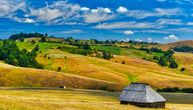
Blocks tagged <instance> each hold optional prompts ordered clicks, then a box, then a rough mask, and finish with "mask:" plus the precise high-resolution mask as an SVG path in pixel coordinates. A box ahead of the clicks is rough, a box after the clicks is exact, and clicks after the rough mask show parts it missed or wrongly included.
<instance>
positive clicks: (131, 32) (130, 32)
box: [123, 30, 134, 35]
mask: <svg viewBox="0 0 193 110" xmlns="http://www.w3.org/2000/svg"><path fill="white" fill-rule="evenodd" d="M123 34H125V35H131V34H134V32H133V31H130V30H128V31H124V32H123Z"/></svg>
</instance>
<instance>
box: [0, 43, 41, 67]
mask: <svg viewBox="0 0 193 110" xmlns="http://www.w3.org/2000/svg"><path fill="white" fill-rule="evenodd" d="M35 57H36V56H35V55H34V54H33V52H27V50H26V49H23V50H19V48H18V47H17V45H16V43H15V42H14V41H9V40H5V41H4V42H3V45H2V46H1V47H0V60H4V61H5V62H6V63H8V64H12V65H15V66H21V67H31V68H42V66H41V65H40V64H39V63H38V62H37V61H36V59H35Z"/></svg>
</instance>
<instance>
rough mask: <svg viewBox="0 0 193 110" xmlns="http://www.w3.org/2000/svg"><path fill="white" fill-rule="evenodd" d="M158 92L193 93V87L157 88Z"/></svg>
mask: <svg viewBox="0 0 193 110" xmlns="http://www.w3.org/2000/svg"><path fill="white" fill-rule="evenodd" d="M157 92H181V93H193V89H192V88H182V89H179V88H177V87H174V88H169V87H167V88H162V89H157Z"/></svg>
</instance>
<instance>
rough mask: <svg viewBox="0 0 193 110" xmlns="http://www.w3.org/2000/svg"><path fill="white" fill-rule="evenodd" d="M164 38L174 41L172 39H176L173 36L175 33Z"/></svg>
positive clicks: (176, 38)
mask: <svg viewBox="0 0 193 110" xmlns="http://www.w3.org/2000/svg"><path fill="white" fill-rule="evenodd" d="M164 39H165V40H171V41H174V40H178V37H177V36H175V35H169V36H167V37H164Z"/></svg>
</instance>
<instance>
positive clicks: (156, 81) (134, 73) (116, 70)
mask: <svg viewBox="0 0 193 110" xmlns="http://www.w3.org/2000/svg"><path fill="white" fill-rule="evenodd" d="M45 54H46V55H47V58H45V57H44V56H45ZM65 56H66V58H65ZM37 59H38V61H39V62H40V63H41V64H43V65H45V68H46V69H51V70H55V71H56V70H57V68H58V67H61V68H62V69H61V71H62V72H65V73H68V74H74V75H79V76H85V77H90V78H94V79H100V80H105V81H110V82H114V83H117V84H119V85H127V84H128V83H130V82H136V81H138V82H147V83H149V84H151V85H152V86H153V87H156V88H157V87H159V88H161V87H183V88H184V87H193V80H192V79H193V77H192V76H188V75H184V74H183V73H181V72H180V71H179V70H175V69H169V68H167V67H165V68H163V67H161V66H159V65H158V64H157V63H153V62H149V61H145V60H142V59H138V58H135V59H133V58H130V57H124V56H115V57H114V59H112V60H111V61H108V60H104V59H100V58H95V57H88V56H82V55H76V54H70V53H67V52H63V51H60V50H57V49H50V50H48V51H46V52H45V53H41V54H40V55H39V56H38V57H37ZM122 61H125V63H126V64H121V62H122Z"/></svg>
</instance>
